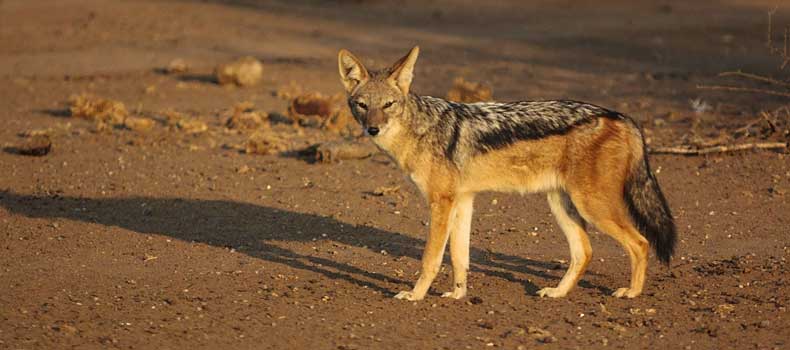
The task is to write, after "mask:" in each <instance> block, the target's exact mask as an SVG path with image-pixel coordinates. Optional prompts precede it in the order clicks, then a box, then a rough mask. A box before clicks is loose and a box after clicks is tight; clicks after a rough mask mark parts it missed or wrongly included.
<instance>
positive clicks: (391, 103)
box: [382, 101, 395, 109]
mask: <svg viewBox="0 0 790 350" xmlns="http://www.w3.org/2000/svg"><path fill="white" fill-rule="evenodd" d="M393 104H395V101H389V102H387V103H385V104H384V107H382V109H387V108H390V107H392V105H393Z"/></svg>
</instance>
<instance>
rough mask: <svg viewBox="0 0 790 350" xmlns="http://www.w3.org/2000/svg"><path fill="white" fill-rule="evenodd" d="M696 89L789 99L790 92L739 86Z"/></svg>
mask: <svg viewBox="0 0 790 350" xmlns="http://www.w3.org/2000/svg"><path fill="white" fill-rule="evenodd" d="M697 89H704V90H724V91H734V92H754V93H758V94H767V95H774V96H782V97H790V92H784V91H776V90H768V89H756V88H747V87H741V86H725V85H697Z"/></svg>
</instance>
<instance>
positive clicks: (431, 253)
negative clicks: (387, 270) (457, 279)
mask: <svg viewBox="0 0 790 350" xmlns="http://www.w3.org/2000/svg"><path fill="white" fill-rule="evenodd" d="M452 205H453V198H451V196H436V197H434V198H433V199H432V200H431V229H430V232H429V233H428V242H427V243H426V244H425V251H423V253H422V271H421V272H420V278H419V279H418V280H417V283H416V284H415V285H414V289H412V290H411V291H403V292H400V293H398V294H397V295H395V298H396V299H406V300H422V298H424V297H425V293H427V292H428V288H430V286H431V282H433V280H434V278H436V274H437V273H438V272H439V267H441V265H442V258H443V257H444V248H445V246H446V245H447V237H448V236H449V231H448V230H447V227H448V226H447V224H448V220H449V218H450V212H451V211H452Z"/></svg>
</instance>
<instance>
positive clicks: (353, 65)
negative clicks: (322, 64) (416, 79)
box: [338, 46, 420, 136]
mask: <svg viewBox="0 0 790 350" xmlns="http://www.w3.org/2000/svg"><path fill="white" fill-rule="evenodd" d="M419 54H420V48H419V47H417V46H415V47H414V48H413V49H411V51H409V53H408V54H407V55H406V56H403V58H401V59H399V60H398V61H397V62H395V64H393V65H392V66H391V67H389V68H387V69H384V70H382V71H368V70H367V69H366V68H365V66H364V65H362V62H361V61H360V60H359V59H358V58H356V57H354V55H352V54H351V52H348V51H346V50H340V53H339V54H338V67H339V68H340V80H341V81H342V82H343V86H344V87H345V88H346V92H347V93H348V106H349V108H351V113H352V114H354V118H356V119H357V121H358V122H359V123H360V124H362V128H363V129H364V130H365V132H366V133H367V134H368V135H370V136H376V135H378V134H380V133H384V132H386V131H387V127H388V126H389V125H390V124H391V123H390V121H391V120H393V119H394V118H398V117H400V116H402V115H403V113H404V111H405V110H406V103H407V101H408V97H409V86H410V85H411V79H412V72H413V71H414V63H415V62H416V61H417V55H419Z"/></svg>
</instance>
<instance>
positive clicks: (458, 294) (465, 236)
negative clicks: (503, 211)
mask: <svg viewBox="0 0 790 350" xmlns="http://www.w3.org/2000/svg"><path fill="white" fill-rule="evenodd" d="M473 203H474V195H473V194H463V195H459V196H458V198H457V199H456V201H455V204H453V209H452V212H451V213H450V223H449V224H448V225H449V228H450V258H452V261H453V290H452V291H451V292H446V293H444V294H442V297H445V298H453V299H461V298H463V297H465V296H466V278H467V274H468V272H469V231H470V229H471V226H472V208H473Z"/></svg>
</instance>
